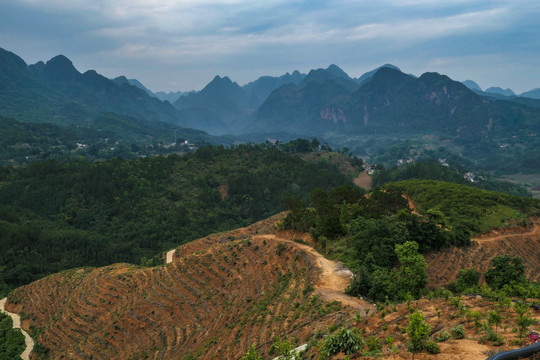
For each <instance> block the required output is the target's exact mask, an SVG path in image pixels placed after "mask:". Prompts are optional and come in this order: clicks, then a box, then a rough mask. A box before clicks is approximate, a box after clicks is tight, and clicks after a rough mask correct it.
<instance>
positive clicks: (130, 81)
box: [113, 76, 156, 97]
mask: <svg viewBox="0 0 540 360" xmlns="http://www.w3.org/2000/svg"><path fill="white" fill-rule="evenodd" d="M113 81H114V82H115V83H117V84H118V85H120V86H121V85H124V84H129V85H133V86H135V87H138V88H139V89H142V90H144V91H145V92H146V93H147V94H148V95H150V96H152V97H156V96H155V95H154V93H153V92H152V90H150V89H148V88H147V87H146V86H144V85H143V84H142V83H141V82H140V81H139V80H137V79H128V78H126V77H125V76H119V77H117V78H115V79H113Z"/></svg>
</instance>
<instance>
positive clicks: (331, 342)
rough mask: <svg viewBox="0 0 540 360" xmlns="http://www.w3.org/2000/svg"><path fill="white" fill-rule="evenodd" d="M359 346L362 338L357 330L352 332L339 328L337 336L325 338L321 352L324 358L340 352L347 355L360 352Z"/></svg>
mask: <svg viewBox="0 0 540 360" xmlns="http://www.w3.org/2000/svg"><path fill="white" fill-rule="evenodd" d="M361 346H362V338H361V337H360V334H359V332H358V329H357V328H355V329H354V330H350V329H345V328H341V329H340V330H339V331H338V333H337V334H333V335H329V336H327V337H326V339H325V340H324V343H323V346H322V349H321V350H322V353H323V354H324V355H326V356H333V355H336V354H337V353H339V352H340V351H343V352H344V353H345V354H347V355H349V354H354V353H355V352H357V351H358V350H360V348H361Z"/></svg>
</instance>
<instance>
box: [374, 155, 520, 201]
mask: <svg viewBox="0 0 540 360" xmlns="http://www.w3.org/2000/svg"><path fill="white" fill-rule="evenodd" d="M445 164H446V166H444V165H442V164H440V163H439V161H437V160H433V159H426V160H422V161H419V162H414V163H410V164H406V165H403V166H394V167H392V168H389V169H385V168H384V167H380V168H379V170H378V171H376V172H375V174H374V176H373V185H374V186H376V185H384V184H385V183H388V182H396V181H402V180H409V179H423V180H441V181H448V182H453V183H457V184H462V185H469V186H472V187H475V188H478V189H484V190H493V191H499V192H503V193H507V194H511V195H517V196H530V193H529V192H528V191H527V189H525V188H524V187H522V186H519V185H516V184H512V183H510V182H507V181H497V180H492V179H491V178H490V176H488V175H486V174H482V173H480V174H478V173H476V174H473V175H469V176H474V178H473V177H470V178H469V179H467V178H466V174H471V173H470V171H468V170H467V169H466V168H465V167H463V166H461V165H459V164H458V163H455V162H450V163H445Z"/></svg>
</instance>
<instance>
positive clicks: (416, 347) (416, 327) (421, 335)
mask: <svg viewBox="0 0 540 360" xmlns="http://www.w3.org/2000/svg"><path fill="white" fill-rule="evenodd" d="M430 331H431V326H430V325H429V324H428V323H427V322H426V321H425V319H424V314H422V313H421V312H420V311H415V312H413V313H412V314H410V315H409V326H407V335H409V339H410V342H409V343H408V345H407V347H408V349H409V351H410V352H411V353H412V354H413V359H414V354H415V353H417V352H420V351H422V350H424V349H426V347H427V340H428V339H429V332H430ZM435 345H436V344H435ZM430 348H431V349H432V350H434V349H435V348H434V347H433V346H431V347H430ZM430 352H432V351H430ZM432 353H436V352H432Z"/></svg>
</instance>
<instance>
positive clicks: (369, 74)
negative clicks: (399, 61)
mask: <svg viewBox="0 0 540 360" xmlns="http://www.w3.org/2000/svg"><path fill="white" fill-rule="evenodd" d="M383 67H384V68H390V69H394V70H398V71H401V70H400V69H399V68H398V67H397V66H395V65H392V64H384V65H383V66H379V67H378V68H376V69H373V70H371V71H368V72H366V73H365V74H363V75H362V76H360V77H359V78H358V79H355V81H356V82H357V83H359V84H363V83H364V82H366V81H367V80H369V79H371V78H372V77H373V75H374V74H375V73H376V72H377V71H379V70H380V69H381V68H383Z"/></svg>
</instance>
